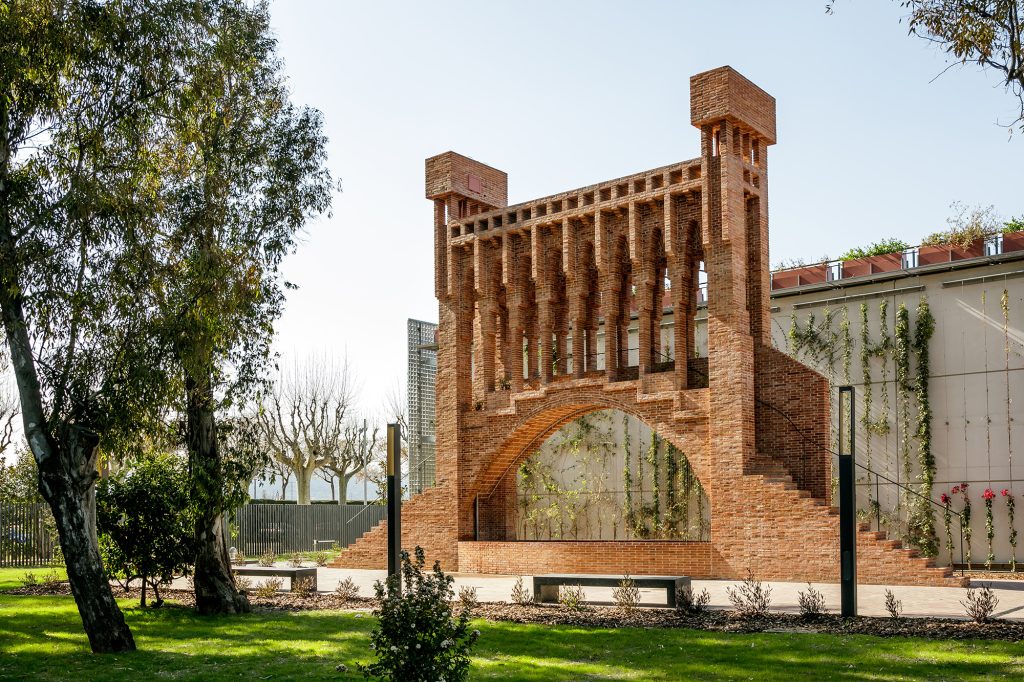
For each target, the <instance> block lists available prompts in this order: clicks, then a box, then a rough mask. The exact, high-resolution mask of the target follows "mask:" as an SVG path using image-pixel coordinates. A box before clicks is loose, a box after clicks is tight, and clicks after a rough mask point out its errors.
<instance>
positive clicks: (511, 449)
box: [477, 396, 710, 497]
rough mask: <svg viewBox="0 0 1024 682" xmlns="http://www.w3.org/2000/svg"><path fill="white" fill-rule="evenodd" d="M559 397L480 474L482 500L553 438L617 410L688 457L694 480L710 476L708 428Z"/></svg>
mask: <svg viewBox="0 0 1024 682" xmlns="http://www.w3.org/2000/svg"><path fill="white" fill-rule="evenodd" d="M589 398H590V399H589V400H579V396H558V397H555V398H554V399H552V400H551V401H550V402H549V403H546V404H545V405H543V406H541V407H538V408H537V409H535V410H534V411H533V412H531V413H530V414H529V415H527V416H526V417H524V418H523V419H522V420H521V421H520V422H519V424H518V425H517V426H515V427H514V428H512V429H511V430H510V432H509V435H508V436H507V437H506V438H505V440H504V441H502V442H501V443H500V444H499V445H498V446H497V447H496V448H495V449H494V451H493V452H491V453H487V455H486V456H485V457H484V461H487V462H488V463H489V464H488V465H487V466H486V467H485V468H484V469H483V470H482V471H481V472H480V474H479V478H478V480H477V484H478V486H479V489H480V490H481V497H489V496H490V494H491V493H493V492H494V491H495V490H497V489H498V487H499V486H500V484H501V482H502V479H504V478H505V477H506V476H508V475H510V474H514V473H515V471H516V469H517V468H518V467H519V465H520V464H521V463H522V462H523V461H524V460H525V459H526V458H527V457H529V456H530V455H531V454H533V452H535V451H536V450H537V448H539V447H540V446H541V445H542V444H543V443H544V442H546V441H547V440H548V439H549V438H551V437H553V436H554V435H555V434H557V433H558V432H559V431H560V430H561V429H562V428H564V427H566V426H567V425H569V424H571V423H572V422H573V421H575V420H576V419H579V418H580V417H583V416H586V415H588V414H592V413H594V412H601V411H604V410H616V411H618V412H621V413H624V414H628V415H629V416H631V417H633V418H635V419H637V420H638V421H640V422H641V423H643V424H644V425H645V426H647V427H648V428H650V429H651V430H652V431H654V432H655V433H657V434H658V436H659V437H660V438H662V439H663V440H665V441H666V442H669V443H671V444H672V445H674V446H675V447H676V449H678V450H679V451H680V452H684V453H686V456H687V459H688V460H689V461H690V466H691V467H692V468H693V472H694V476H696V478H697V479H699V480H701V481H702V482H704V481H707V480H708V477H709V476H710V471H709V470H708V466H707V461H706V457H705V452H706V425H705V424H697V423H694V424H693V425H692V427H691V428H690V429H679V428H678V427H673V425H671V424H669V423H667V422H664V421H661V420H659V419H656V418H653V414H652V412H655V411H654V410H651V411H648V410H645V409H643V407H642V406H640V405H638V404H630V403H627V402H625V401H622V400H617V399H614V398H610V397H604V396H599V397H594V396H590V397H589Z"/></svg>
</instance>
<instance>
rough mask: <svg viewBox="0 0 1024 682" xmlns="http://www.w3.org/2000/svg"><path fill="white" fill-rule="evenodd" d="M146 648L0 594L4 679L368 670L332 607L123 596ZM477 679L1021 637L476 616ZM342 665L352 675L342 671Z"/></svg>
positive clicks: (1004, 673) (909, 674) (909, 659)
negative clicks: (149, 602)
mask: <svg viewBox="0 0 1024 682" xmlns="http://www.w3.org/2000/svg"><path fill="white" fill-rule="evenodd" d="M122 607H123V608H124V611H125V616H126V618H127V619H128V621H129V623H130V625H131V627H132V629H133V631H134V632H135V636H136V641H137V643H138V646H139V649H140V650H139V651H138V652H136V653H133V654H127V655H110V656H94V655H92V654H91V653H89V651H88V646H87V643H86V639H85V635H84V633H82V631H81V625H80V623H79V621H78V613H77V610H76V609H75V606H74V602H73V601H72V600H71V599H69V598H64V597H13V596H0V678H9V677H15V678H18V679H41V680H68V679H72V680H83V681H84V680H125V679H154V678H164V679H179V680H198V679H202V680H220V679H239V678H242V679H256V680H263V679H270V680H285V679H288V680H291V679H302V680H321V679H322V680H346V679H349V680H351V679H360V676H359V675H358V673H357V672H356V670H355V664H356V663H358V662H368V661H369V660H370V654H371V652H370V651H369V650H368V645H369V638H368V633H369V631H370V629H371V628H372V627H373V620H372V619H371V618H369V617H362V618H359V617H356V615H355V614H352V613H345V612H337V611H319V612H317V611H307V612H301V613H279V612H275V613H256V614H250V615H247V616H234V617H200V616H197V615H196V614H195V613H194V612H192V611H191V610H189V609H181V608H163V609H141V608H139V607H138V606H132V605H129V604H127V603H124V604H122ZM475 627H478V628H479V629H480V630H481V632H482V637H481V639H480V641H479V643H478V645H477V647H476V648H475V649H474V651H473V654H474V665H473V673H472V679H503V680H531V681H533V680H536V681H540V680H545V681H547V680H598V679H600V680H681V679H758V680H776V679H777V680H783V679H785V680H792V679H833V678H837V679H853V680H904V679H936V678H941V679H985V678H989V677H1010V678H1012V677H1015V676H1017V675H1018V674H1019V667H1018V666H1019V665H1020V659H1019V653H1018V650H1019V646H1020V645H1019V644H1012V643H1007V642H981V641H971V642H935V641H925V640H913V639H882V638H875V637H866V636H855V635H852V636H835V635H811V634H782V633H764V634H742V635H741V634H732V633H712V632H701V631H694V630H661V629H652V630H642V629H632V628H622V629H616V630H601V629H589V628H578V627H567V626H562V627H549V626H541V625H520V624H511V623H489V622H484V621H478V622H477V623H476V624H475ZM339 664H345V665H346V666H348V668H349V670H348V672H345V673H342V672H338V671H337V670H336V666H338V665H339Z"/></svg>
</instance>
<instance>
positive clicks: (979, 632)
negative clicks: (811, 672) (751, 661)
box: [4, 583, 1024, 642]
mask: <svg viewBox="0 0 1024 682" xmlns="http://www.w3.org/2000/svg"><path fill="white" fill-rule="evenodd" d="M4 594H15V595H37V596H38V595H70V594H71V590H70V588H69V587H68V584H67V583H59V584H55V585H54V584H51V585H34V586H32V587H19V588H16V589H13V590H8V591H6V592H5V593H4ZM114 594H115V596H117V597H118V598H124V599H138V598H139V591H138V590H135V589H133V590H127V591H126V590H123V589H121V588H119V587H115V588H114ZM161 596H162V597H163V598H165V599H167V600H170V601H171V602H172V604H170V605H167V606H165V608H191V607H192V606H194V605H195V599H194V597H193V594H192V592H191V591H188V590H164V591H161ZM249 600H250V603H251V604H252V607H253V611H255V612H261V611H263V612H269V611H317V610H337V609H343V610H350V611H362V612H365V611H370V610H372V609H373V608H374V607H375V606H376V600H374V599H367V598H364V597H355V598H345V597H342V596H340V595H338V594H334V593H330V592H316V593H312V594H308V595H299V594H294V593H291V592H278V593H276V594H274V595H272V596H260V595H258V594H255V593H252V592H251V593H250V594H249ZM473 616H474V617H476V618H484V619H487V620H493V621H505V622H513V623H534V624H541V625H574V626H584V627H596V628H617V627H642V628H691V629H696V630H708V631H714V632H804V633H828V634H843V635H849V634H863V635H877V636H881V637H922V638H926V639H956V640H966V639H996V640H1004V641H1010V642H1017V641H1022V640H1024V623H1020V622H1009V621H994V622H991V623H984V624H979V623H974V622H971V621H967V620H958V619H952V618H900V619H895V620H894V619H892V618H869V617H860V618H852V619H843V618H840V617H839V616H838V615H835V614H826V615H823V616H819V617H818V618H815V619H807V618H803V617H801V616H799V615H795V614H787V613H771V614H768V615H766V616H759V617H754V618H740V617H738V616H737V615H736V614H735V613H732V612H730V611H726V610H722V609H710V610H708V611H706V612H704V613H702V614H699V615H686V614H683V613H680V612H677V611H674V610H672V609H665V608H650V607H641V608H635V609H631V610H628V611H625V610H622V609H618V608H615V607H607V606H590V607H587V608H585V609H583V610H570V609H567V608H565V607H562V606H560V605H557V604H555V605H546V604H545V605H541V604H526V605H519V604H509V603H503V602H487V603H481V604H479V605H478V606H476V607H475V608H474V609H473Z"/></svg>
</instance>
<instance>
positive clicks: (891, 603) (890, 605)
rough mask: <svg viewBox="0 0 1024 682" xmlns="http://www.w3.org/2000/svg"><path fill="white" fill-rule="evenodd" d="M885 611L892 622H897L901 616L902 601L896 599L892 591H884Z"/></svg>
mask: <svg viewBox="0 0 1024 682" xmlns="http://www.w3.org/2000/svg"><path fill="white" fill-rule="evenodd" d="M885 610H886V611H888V612H889V617H890V618H892V619H893V620H899V619H900V617H902V616H903V600H902V599H897V598H896V595H895V594H893V593H892V590H886V591H885Z"/></svg>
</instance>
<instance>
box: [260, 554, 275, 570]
mask: <svg viewBox="0 0 1024 682" xmlns="http://www.w3.org/2000/svg"><path fill="white" fill-rule="evenodd" d="M276 558H277V555H276V554H274V553H273V552H264V553H263V554H261V555H260V558H259V565H260V566H262V567H264V568H270V567H271V566H273V565H274V559H276Z"/></svg>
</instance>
